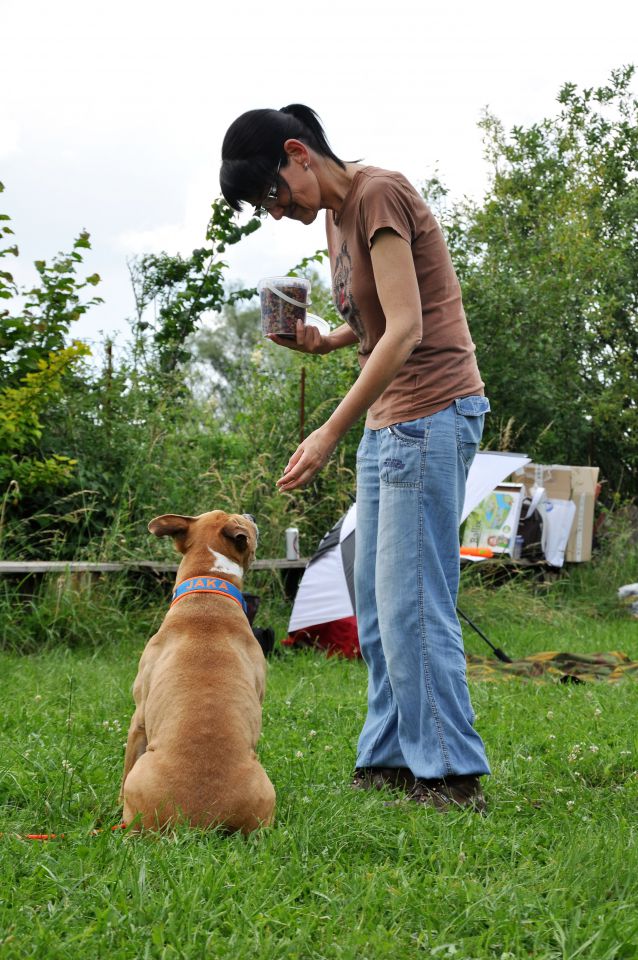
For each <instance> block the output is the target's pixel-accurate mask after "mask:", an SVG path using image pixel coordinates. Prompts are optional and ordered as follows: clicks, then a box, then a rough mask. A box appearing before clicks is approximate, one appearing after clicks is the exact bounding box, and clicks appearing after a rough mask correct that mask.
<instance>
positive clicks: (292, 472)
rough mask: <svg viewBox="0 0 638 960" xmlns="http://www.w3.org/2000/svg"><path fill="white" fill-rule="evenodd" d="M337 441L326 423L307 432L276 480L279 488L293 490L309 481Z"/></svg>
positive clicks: (323, 463) (328, 456)
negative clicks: (309, 432) (281, 475)
mask: <svg viewBox="0 0 638 960" xmlns="http://www.w3.org/2000/svg"><path fill="white" fill-rule="evenodd" d="M338 442H339V437H338V436H336V435H335V434H334V433H333V432H332V431H331V430H330V429H329V428H328V425H327V424H324V425H323V426H322V427H319V429H318V430H314V431H313V432H312V433H311V434H309V435H308V436H307V437H306V439H305V440H304V441H303V443H300V444H299V446H298V447H297V449H296V450H295V452H294V453H293V455H292V457H291V458H290V460H289V461H288V465H287V466H286V469H285V470H284V475H283V477H280V479H279V480H277V487H278V488H279V490H280V491H282V492H284V491H288V490H295V489H296V488H297V487H303V486H305V485H306V484H307V483H310V481H311V480H312V478H313V477H314V475H315V474H316V473H318V472H319V470H321V468H322V467H325V465H326V463H327V462H328V460H329V459H330V457H331V456H332V453H333V451H334V449H335V447H336V446H337V444H338Z"/></svg>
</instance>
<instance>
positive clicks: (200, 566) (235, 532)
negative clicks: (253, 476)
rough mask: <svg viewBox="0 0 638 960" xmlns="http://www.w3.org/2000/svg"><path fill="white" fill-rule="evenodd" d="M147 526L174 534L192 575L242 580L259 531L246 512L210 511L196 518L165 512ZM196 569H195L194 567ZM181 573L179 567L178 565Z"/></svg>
mask: <svg viewBox="0 0 638 960" xmlns="http://www.w3.org/2000/svg"><path fill="white" fill-rule="evenodd" d="M148 529H149V531H150V532H151V533H153V534H155V536H156V537H173V539H174V541H175V546H176V547H177V549H178V550H179V551H180V553H183V554H184V560H183V561H182V565H181V566H183V565H184V562H185V560H186V559H188V561H189V564H188V565H189V567H191V566H192V567H193V573H192V575H193V576H202V575H204V574H206V573H211V574H217V575H220V574H221V575H222V576H231V577H238V578H239V579H241V578H242V577H243V575H244V573H245V572H246V570H248V567H249V566H250V565H251V563H252V562H253V560H254V559H255V551H256V549H257V539H258V536H259V531H258V529H257V524H256V523H255V520H254V518H253V517H252V516H251V515H250V514H249V513H225V512H224V511H223V510H212V511H211V512H210V513H202V514H200V515H199V516H198V517H184V516H181V515H180V514H175V513H167V514H165V515H164V516H162V517H155V519H154V520H151V522H150V523H149V525H148ZM195 568H197V569H195ZM180 572H183V571H181V567H180Z"/></svg>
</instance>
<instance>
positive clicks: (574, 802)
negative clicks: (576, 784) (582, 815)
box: [567, 800, 576, 810]
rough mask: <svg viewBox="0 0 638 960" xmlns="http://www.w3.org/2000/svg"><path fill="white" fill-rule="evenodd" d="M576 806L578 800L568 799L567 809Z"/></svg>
mask: <svg viewBox="0 0 638 960" xmlns="http://www.w3.org/2000/svg"><path fill="white" fill-rule="evenodd" d="M575 806H576V801H575V800H568V801H567V809H568V810H573V809H574V807H575Z"/></svg>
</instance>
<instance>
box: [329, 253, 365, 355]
mask: <svg viewBox="0 0 638 960" xmlns="http://www.w3.org/2000/svg"><path fill="white" fill-rule="evenodd" d="M332 297H333V300H334V302H335V306H336V308H337V310H338V311H339V313H340V314H341V316H342V317H343V319H344V320H345V322H346V323H347V324H348V326H349V327H352V329H353V330H354V332H355V333H356V335H357V336H358V338H359V340H360V341H361V340H363V336H364V330H363V325H362V323H361V317H360V316H359V311H358V309H357V305H356V303H355V302H354V297H353V296H352V257H351V256H350V254H349V253H348V247H347V246H346V243H345V240H344V242H343V244H342V245H341V250H340V251H339V253H338V254H337V257H336V260H335V268H334V272H333V274H332Z"/></svg>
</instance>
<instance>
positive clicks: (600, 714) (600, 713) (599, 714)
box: [594, 707, 603, 717]
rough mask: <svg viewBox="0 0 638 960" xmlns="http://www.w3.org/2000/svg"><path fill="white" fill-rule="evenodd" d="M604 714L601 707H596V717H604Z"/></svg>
mask: <svg viewBox="0 0 638 960" xmlns="http://www.w3.org/2000/svg"><path fill="white" fill-rule="evenodd" d="M602 713H603V712H602V710H601V709H600V707H596V709H595V710H594V716H595V717H600V716H602Z"/></svg>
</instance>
